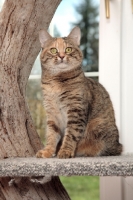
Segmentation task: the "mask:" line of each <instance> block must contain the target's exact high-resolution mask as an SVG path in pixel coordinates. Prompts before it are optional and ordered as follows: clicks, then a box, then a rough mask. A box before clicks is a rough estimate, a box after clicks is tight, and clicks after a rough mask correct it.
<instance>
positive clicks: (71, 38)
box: [39, 27, 82, 74]
mask: <svg viewBox="0 0 133 200" xmlns="http://www.w3.org/2000/svg"><path fill="white" fill-rule="evenodd" d="M80 37H81V33H80V29H79V28H78V27H75V28H74V29H73V30H72V31H71V32H70V34H69V35H68V36H67V37H64V38H53V37H51V36H50V35H49V33H48V32H47V31H46V30H41V31H40V33H39V39H40V43H41V47H42V52H41V63H42V68H46V69H47V70H49V71H51V73H54V74H57V73H60V72H65V71H69V70H72V69H76V68H77V67H79V66H80V65H81V62H82V52H81V50H80V49H79V45H80Z"/></svg>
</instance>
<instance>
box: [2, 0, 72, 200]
mask: <svg viewBox="0 0 133 200" xmlns="http://www.w3.org/2000/svg"><path fill="white" fill-rule="evenodd" d="M60 1H61V0H54V1H53V0H28V1H27V0H19V1H18V0H5V3H4V6H3V9H2V11H1V12H0V158H7V157H29V156H34V155H35V153H36V152H37V150H39V149H40V148H42V144H41V142H40V139H39V137H38V134H37V132H36V130H35V127H34V125H33V122H32V119H31V116H30V113H29V110H28V106H27V103H26V97H25V91H26V84H27V81H28V77H29V74H30V71H31V69H32V66H33V63H34V61H35V58H36V56H37V55H38V53H39V51H40V44H39V40H38V32H39V30H40V29H43V28H45V29H47V28H48V25H49V23H50V21H51V19H52V17H53V14H54V12H55V10H56V8H57V6H58V4H59V3H60ZM9 180H10V178H2V179H1V181H0V199H2V200H5V199H10V200H19V199H27V200H29V199H35V200H40V199H58V200H60V199H69V197H68V195H67V193H65V192H64V191H65V190H64V189H63V186H62V185H61V183H60V181H59V179H58V177H54V178H52V180H51V181H50V182H49V183H47V184H45V185H43V186H41V185H40V186H38V185H35V184H33V183H30V182H29V180H28V179H26V180H25V179H24V180H22V181H21V182H20V183H19V184H18V185H17V184H14V185H13V186H11V187H9V186H8V182H9ZM27 182H28V184H25V183H27ZM59 188H60V189H59Z"/></svg>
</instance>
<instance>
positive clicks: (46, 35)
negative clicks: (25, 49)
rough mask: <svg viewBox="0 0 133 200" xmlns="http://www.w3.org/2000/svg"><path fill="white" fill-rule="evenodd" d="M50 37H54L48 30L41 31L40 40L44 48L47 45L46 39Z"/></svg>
mask: <svg viewBox="0 0 133 200" xmlns="http://www.w3.org/2000/svg"><path fill="white" fill-rule="evenodd" d="M50 39H52V37H51V35H49V33H48V32H47V31H46V30H40V31H39V40H40V43H41V47H42V48H44V47H45V43H46V41H47V40H50Z"/></svg>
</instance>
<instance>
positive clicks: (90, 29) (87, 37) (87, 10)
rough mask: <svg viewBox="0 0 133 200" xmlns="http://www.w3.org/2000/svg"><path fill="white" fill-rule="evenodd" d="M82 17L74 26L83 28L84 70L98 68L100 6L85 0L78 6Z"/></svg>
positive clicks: (78, 12) (78, 11)
mask: <svg viewBox="0 0 133 200" xmlns="http://www.w3.org/2000/svg"><path fill="white" fill-rule="evenodd" d="M75 9H76V11H77V14H79V16H80V18H79V20H78V22H77V23H74V24H73V25H74V26H78V27H79V28H80V29H81V50H82V52H83V56H84V60H83V69H84V71H97V70H98V41H99V39H98V37H99V36H98V32H99V31H98V15H99V12H98V6H97V5H96V4H94V1H92V0H83V1H81V4H80V5H79V6H77V7H76V8H75Z"/></svg>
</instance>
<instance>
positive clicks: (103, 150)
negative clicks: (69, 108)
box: [76, 118, 122, 156]
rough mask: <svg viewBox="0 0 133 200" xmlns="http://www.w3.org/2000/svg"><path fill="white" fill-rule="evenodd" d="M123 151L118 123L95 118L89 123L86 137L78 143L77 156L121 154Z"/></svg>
mask: <svg viewBox="0 0 133 200" xmlns="http://www.w3.org/2000/svg"><path fill="white" fill-rule="evenodd" d="M121 152H122V145H121V144H120V143H119V133H118V129H117V127H116V125H115V124H114V123H113V122H108V121H106V120H104V119H101V118H95V119H93V120H91V121H90V122H89V123H88V125H87V128H86V133H85V137H84V138H83V139H82V140H81V141H80V142H79V143H78V146H77V150H76V156H109V155H120V154H121Z"/></svg>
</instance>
